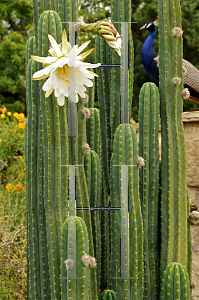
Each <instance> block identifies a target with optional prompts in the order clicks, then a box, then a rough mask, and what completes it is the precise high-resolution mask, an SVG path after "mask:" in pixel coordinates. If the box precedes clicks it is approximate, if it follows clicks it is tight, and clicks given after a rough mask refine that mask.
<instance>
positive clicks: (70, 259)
mask: <svg viewBox="0 0 199 300" xmlns="http://www.w3.org/2000/svg"><path fill="white" fill-rule="evenodd" d="M69 236H70V238H69V239H68V237H69ZM75 250H76V251H75ZM74 252H76V253H74ZM88 253H89V241H88V232H87V227H86V224H85V222H84V220H83V219H82V218H81V217H77V216H76V217H75V216H71V217H69V218H68V219H66V221H65V223H64V224H63V229H62V234H61V277H62V281H61V299H62V300H67V299H74V300H87V299H88V296H89V289H90V271H89V268H90V266H89V255H88ZM86 255H88V256H87V257H85V256H86ZM82 257H83V258H84V257H85V260H83V258H82ZM86 258H87V259H86ZM87 261H88V264H87V263H86V262H87Z"/></svg>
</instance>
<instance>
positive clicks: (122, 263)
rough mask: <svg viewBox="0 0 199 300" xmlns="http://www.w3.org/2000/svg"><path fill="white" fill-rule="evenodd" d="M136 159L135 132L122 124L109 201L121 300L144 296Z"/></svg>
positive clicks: (116, 283)
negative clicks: (111, 208)
mask: <svg viewBox="0 0 199 300" xmlns="http://www.w3.org/2000/svg"><path fill="white" fill-rule="evenodd" d="M137 159H138V149H137V136H136V132H135V129H134V127H133V126H132V125H130V124H122V125H120V126H119V127H118V128H117V130H116V133H115V137H114V143H113V156H112V159H111V201H110V202H111V203H110V204H111V205H110V206H111V207H113V208H115V210H113V211H111V215H110V218H111V264H110V269H111V277H112V278H111V279H112V280H111V282H112V285H111V287H112V289H113V290H115V291H116V295H117V298H118V299H141V298H142V294H143V250H142V249H143V225H142V217H141V206H140V198H139V175H138V174H139V170H138V169H139V167H138V165H137ZM120 210H121V211H120ZM128 210H129V239H128ZM120 214H121V217H120ZM120 227H121V247H120ZM120 248H121V249H120Z"/></svg>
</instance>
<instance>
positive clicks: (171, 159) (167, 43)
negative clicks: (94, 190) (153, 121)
mask: <svg viewBox="0 0 199 300" xmlns="http://www.w3.org/2000/svg"><path fill="white" fill-rule="evenodd" d="M179 13H180V5H179V1H177V0H176V1H174V2H173V1H169V0H168V1H167V4H166V5H163V3H162V1H159V17H158V18H159V19H160V20H162V21H161V22H160V27H159V28H160V30H159V32H160V39H159V46H160V50H159V53H160V99H161V124H162V200H161V202H162V204H161V207H162V251H161V261H162V262H161V276H163V271H164V270H165V268H166V265H167V264H168V263H170V262H172V261H178V262H181V263H182V264H183V265H186V264H187V251H188V250H187V249H188V248H187V224H186V225H184V224H182V221H181V220H182V219H183V215H184V216H186V218H187V203H186V201H187V197H186V180H185V179H186V170H185V168H184V167H183V164H184V160H185V145H184V137H182V136H183V131H182V124H181V123H182V119H181V113H182V103H181V104H179V103H178V104H177V102H182V96H181V95H180V94H181V92H182V84H181V85H178V86H177V85H174V84H173V83H172V79H173V77H176V76H179V77H180V78H182V53H181V52H180V51H181V50H182V45H181V43H182V40H181V37H179V38H178V37H175V36H173V35H172V29H173V28H174V27H176V26H177V27H181V22H180V17H176V16H177V15H179ZM182 230H183V231H182ZM182 232H183V233H182ZM181 233H182V234H181ZM182 235H183V236H182ZM174 241H177V245H176V246H175V247H174ZM182 245H184V246H182Z"/></svg>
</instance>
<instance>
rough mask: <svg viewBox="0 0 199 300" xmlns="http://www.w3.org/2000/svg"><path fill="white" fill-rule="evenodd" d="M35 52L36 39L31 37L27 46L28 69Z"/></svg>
mask: <svg viewBox="0 0 199 300" xmlns="http://www.w3.org/2000/svg"><path fill="white" fill-rule="evenodd" d="M34 52H35V37H34V36H31V37H30V38H29V39H28V41H27V44H26V68H27V66H28V62H29V59H30V56H31V55H34Z"/></svg>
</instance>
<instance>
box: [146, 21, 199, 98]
mask: <svg viewBox="0 0 199 300" xmlns="http://www.w3.org/2000/svg"><path fill="white" fill-rule="evenodd" d="M156 24H157V23H156V21H155V22H151V21H150V22H147V23H146V24H145V25H143V26H142V27H141V28H140V29H147V30H149V32H150V35H149V36H148V37H147V39H146V41H145V42H144V45H143V47H142V55H141V58H142V63H143V66H144V68H145V70H146V72H147V73H148V74H149V76H150V77H151V80H152V81H153V82H154V83H155V84H156V85H157V86H159V55H158V54H157V53H156V52H155V51H154V39H155V36H156V33H157V28H156ZM183 81H184V87H185V88H188V90H189V92H190V96H189V97H188V98H187V99H188V100H190V101H193V102H196V103H199V70H198V69H197V68H195V67H194V66H193V65H192V64H191V63H190V62H188V61H187V60H185V59H183Z"/></svg>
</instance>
